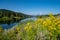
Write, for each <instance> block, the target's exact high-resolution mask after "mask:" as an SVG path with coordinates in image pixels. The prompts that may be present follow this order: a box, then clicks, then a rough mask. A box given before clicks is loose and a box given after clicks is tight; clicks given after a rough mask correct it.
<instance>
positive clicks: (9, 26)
mask: <svg viewBox="0 0 60 40" xmlns="http://www.w3.org/2000/svg"><path fill="white" fill-rule="evenodd" d="M26 20H36V18H35V17H32V18H26V19H24V20H21V21H19V22H14V23H10V24H0V25H1V26H2V28H3V29H9V28H12V27H14V26H15V25H18V24H19V23H20V22H23V21H26Z"/></svg>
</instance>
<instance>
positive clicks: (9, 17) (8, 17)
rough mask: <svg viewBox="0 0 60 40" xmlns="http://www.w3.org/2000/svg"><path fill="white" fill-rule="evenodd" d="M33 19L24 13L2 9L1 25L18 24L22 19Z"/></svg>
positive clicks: (0, 12)
mask: <svg viewBox="0 0 60 40" xmlns="http://www.w3.org/2000/svg"><path fill="white" fill-rule="evenodd" d="M29 17H32V16H31V15H26V14H23V13H21V12H20V13H18V12H14V11H10V10H6V9H0V23H10V22H12V23H13V22H18V21H20V20H22V19H25V18H29Z"/></svg>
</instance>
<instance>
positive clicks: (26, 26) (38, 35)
mask: <svg viewBox="0 0 60 40" xmlns="http://www.w3.org/2000/svg"><path fill="white" fill-rule="evenodd" d="M59 36H60V18H58V17H54V16H53V15H52V14H49V17H47V18H39V17H38V18H37V19H36V20H33V21H28V22H26V23H21V24H18V25H17V26H16V27H14V28H11V29H8V30H3V28H2V27H1V26H0V40H60V38H59Z"/></svg>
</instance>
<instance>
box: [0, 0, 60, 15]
mask: <svg viewBox="0 0 60 40" xmlns="http://www.w3.org/2000/svg"><path fill="white" fill-rule="evenodd" d="M0 9H8V10H12V11H16V12H22V13H25V14H29V15H42V14H43V15H44V14H49V13H51V12H52V13H53V14H57V13H60V0H0Z"/></svg>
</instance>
